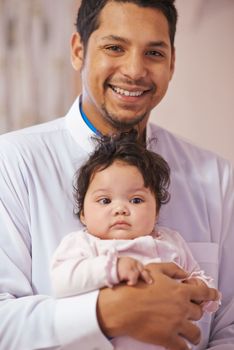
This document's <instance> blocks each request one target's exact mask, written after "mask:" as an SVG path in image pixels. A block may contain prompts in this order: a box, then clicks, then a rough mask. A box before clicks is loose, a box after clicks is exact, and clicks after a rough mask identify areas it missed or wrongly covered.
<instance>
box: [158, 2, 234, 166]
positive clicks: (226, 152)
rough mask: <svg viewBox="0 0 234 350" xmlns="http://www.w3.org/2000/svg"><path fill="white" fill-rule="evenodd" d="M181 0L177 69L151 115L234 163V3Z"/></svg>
mask: <svg viewBox="0 0 234 350" xmlns="http://www.w3.org/2000/svg"><path fill="white" fill-rule="evenodd" d="M176 3H177V8H178V11H179V22H178V31H177V36H176V43H175V44H176V56H177V59H176V71H175V74H174V77H173V80H172V82H171V84H170V87H169V90H168V93H167V96H166V98H165V99H164V100H163V101H162V102H161V104H160V106H158V108H157V109H155V110H154V112H153V115H152V118H153V119H154V120H155V122H157V123H158V124H160V125H161V126H164V127H165V128H167V129H169V130H171V131H173V132H175V133H176V134H178V135H182V136H183V137H185V138H186V139H188V140H192V141H193V143H196V144H197V145H200V146H202V147H205V148H207V149H210V150H212V151H215V152H216V153H219V154H220V155H222V156H223V157H225V158H227V159H230V160H231V161H232V163H233V164H234V1H233V0H177V1H176Z"/></svg>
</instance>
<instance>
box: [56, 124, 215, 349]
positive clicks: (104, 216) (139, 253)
mask: <svg viewBox="0 0 234 350" xmlns="http://www.w3.org/2000/svg"><path fill="white" fill-rule="evenodd" d="M97 143H98V144H97V146H96V148H95V150H94V152H93V153H92V155H91V156H90V158H89V159H88V161H87V162H86V163H85V164H84V165H83V167H82V168H81V169H80V170H79V172H78V174H77V177H76V184H75V189H76V193H75V195H76V203H77V207H78V211H77V215H78V217H79V218H80V220H81V222H82V223H83V225H84V228H83V229H82V230H80V231H78V232H73V233H70V234H69V235H67V236H66V237H65V238H64V239H63V240H62V242H61V244H60V245H59V247H58V248H57V250H56V252H55V254H54V256H53V260H52V271H51V275H52V286H53V290H54V293H55V295H56V297H69V296H73V295H77V294H81V293H86V292H89V291H91V290H95V289H99V288H103V287H112V286H114V285H116V284H119V283H120V282H125V283H127V284H128V285H129V286H133V285H135V284H136V283H137V282H138V280H139V279H142V280H143V281H144V282H145V283H153V279H152V277H151V276H150V273H149V271H148V270H147V264H149V263H158V262H168V261H171V262H174V263H175V264H178V265H180V266H181V267H182V268H183V269H185V270H186V271H188V273H189V278H188V279H187V280H186V281H183V282H184V283H206V284H208V285H209V286H212V287H213V285H212V278H210V277H208V276H206V275H205V274H204V272H203V271H201V270H200V267H199V265H198V263H197V262H196V261H195V259H194V258H193V256H192V254H191V252H190V250H189V248H188V246H187V244H186V242H185V241H184V239H183V238H182V236H181V235H180V234H179V233H178V232H175V231H172V230H170V229H168V228H166V227H160V226H159V225H158V224H157V218H158V214H159V210H160V207H161V205H162V204H165V203H167V202H168V201H169V198H170V195H169V192H168V187H169V184H170V169H169V166H168V164H167V163H166V161H165V160H164V159H163V158H162V157H161V156H160V155H158V154H156V153H154V152H151V151H150V150H147V149H146V148H145V145H143V144H142V143H141V142H140V141H139V140H138V139H137V133H136V132H134V131H132V132H129V133H120V134H117V135H115V136H112V137H107V136H103V137H101V138H100V139H97ZM218 305H219V301H215V302H212V301H211V302H206V303H204V305H203V310H204V311H208V312H213V311H216V310H217V308H218ZM111 342H112V344H113V345H114V348H115V349H121V350H128V349H131V350H132V349H133V348H134V350H138V349H139V350H140V349H141V350H142V349H144V350H146V349H147V350H150V349H152V350H153V349H154V350H156V349H157V350H159V349H163V348H162V347H161V346H155V345H150V344H145V343H141V342H139V341H136V340H134V339H132V338H129V337H119V338H114V339H112V340H111Z"/></svg>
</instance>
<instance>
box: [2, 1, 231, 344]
mask: <svg viewBox="0 0 234 350" xmlns="http://www.w3.org/2000/svg"><path fill="white" fill-rule="evenodd" d="M173 2H174V1H173V0H158V1H157V0H152V1H149V0H142V1H140V0H135V1H117V0H114V1H108V0H100V1H93V0H84V1H83V2H82V4H81V8H80V12H79V14H78V20H77V27H78V28H77V29H78V32H77V33H75V34H74V35H73V37H72V63H73V66H74V68H75V69H77V70H78V71H79V72H81V76H82V96H81V98H80V99H79V100H77V101H75V103H74V105H73V106H72V108H71V110H70V111H69V113H68V115H67V116H66V117H65V118H61V119H58V120H56V121H53V122H50V123H47V124H44V125H40V126H36V127H32V128H29V129H26V130H22V131H19V132H15V133H11V134H8V135H5V136H2V137H1V140H0V159H1V162H0V218H1V219H0V220H1V234H0V246H1V251H0V254H1V255H0V259H1V260H0V266H1V268H0V291H1V293H2V294H1V304H0V318H1V326H0V339H1V349H7V350H11V349H17V350H19V349H20V350H21V349H22V350H25V349H27V350H28V349H30V350H31V349H69V350H71V349H85V350H86V349H87V350H89V349H90V350H91V349H102V350H109V349H112V346H111V344H110V343H109V341H108V337H114V336H120V335H128V336H132V337H133V338H136V339H138V340H141V341H145V342H148V343H152V344H159V345H162V346H164V347H167V348H170V349H172V350H182V349H183V350H184V349H188V348H189V347H188V343H187V342H186V340H187V341H189V342H191V343H192V344H197V343H198V342H199V345H198V347H197V349H205V348H208V347H209V348H211V349H214V350H228V349H231V348H232V347H233V344H234V335H233V334H234V328H233V323H234V316H233V315H234V302H233V295H234V282H233V280H232V279H230V276H231V269H232V247H233V246H234V235H233V228H232V226H233V219H234V194H233V190H232V189H233V176H232V177H231V169H230V166H229V164H227V163H226V162H224V161H223V160H221V159H219V158H218V157H216V156H215V155H213V154H210V153H209V152H205V151H201V150H200V149H197V148H195V147H193V146H191V145H189V144H187V143H185V142H183V141H181V140H178V139H177V138H175V137H174V136H173V135H171V134H170V133H168V132H167V131H165V130H162V129H160V128H157V127H156V126H155V125H153V124H150V123H148V119H149V115H150V111H151V110H152V108H153V107H155V106H156V105H157V104H158V103H159V102H160V101H161V99H162V98H163V96H164V95H165V93H166V90H167V87H168V84H169V81H170V79H171V78H172V75H173V71H174V60H175V51H174V46H173V45H174V34H175V26H176V17H177V16H176V10H175V8H174V4H173ZM133 126H134V127H135V128H136V129H137V130H139V132H140V134H141V137H142V140H145V139H146V138H148V137H150V138H151V137H156V138H157V140H158V141H157V145H156V150H157V152H159V153H161V154H162V155H163V156H164V157H165V159H166V160H167V161H168V163H169V165H170V167H171V172H172V184H171V188H170V192H171V201H170V202H169V204H168V205H166V206H165V208H164V209H163V210H162V213H161V216H160V218H159V221H160V223H161V224H163V225H164V224H165V225H166V226H168V227H171V228H174V229H176V230H178V231H179V232H180V233H181V234H182V235H183V236H184V238H185V239H186V240H187V241H189V242H191V243H190V247H191V249H192V250H193V253H194V255H195V258H196V259H197V260H198V262H199V263H200V265H201V266H202V268H204V269H205V270H206V272H207V273H208V274H210V275H212V276H213V278H214V279H215V282H216V283H217V286H218V288H219V289H220V290H221V292H222V294H223V301H222V306H221V307H220V310H219V311H218V312H217V314H216V316H215V318H214V319H211V317H210V316H209V315H207V316H206V318H205V319H204V320H203V322H202V323H199V327H198V326H197V325H195V324H194V323H193V321H196V320H199V319H200V318H201V316H202V307H201V305H200V302H201V301H203V300H209V299H212V300H215V299H216V298H217V291H216V290H215V289H209V288H206V287H204V288H199V287H195V286H191V285H189V284H183V283H178V282H177V279H180V278H185V277H186V272H185V271H183V270H181V269H180V268H179V267H177V266H175V265H173V264H158V265H156V264H153V265H150V266H148V269H149V270H150V272H151V274H152V276H153V279H154V283H153V284H152V285H146V284H144V283H143V282H142V283H139V284H138V285H137V286H136V287H132V288H131V287H127V286H124V285H123V286H119V287H116V288H113V289H112V290H111V289H109V288H106V289H103V290H102V291H100V292H99V291H97V292H94V293H88V294H86V295H82V296H79V297H77V296H74V297H71V298H66V299H58V300H55V299H54V298H53V297H52V296H51V295H52V291H51V285H50V276H49V264H50V258H51V255H52V253H53V251H54V250H55V248H56V247H57V245H58V243H59V242H60V240H61V239H62V238H63V237H64V235H65V234H67V233H68V232H71V231H74V230H77V229H78V228H79V227H80V223H79V222H78V221H77V219H76V217H75V216H73V206H74V200H73V198H72V189H71V188H72V179H73V175H74V173H75V170H76V169H77V168H79V166H80V165H81V164H82V163H83V162H84V160H85V159H86V157H87V156H88V153H89V152H90V151H91V149H92V147H93V145H92V143H91V142H90V136H92V134H93V133H94V132H96V133H103V134H106V133H110V132H113V131H115V130H128V129H129V128H131V127H133ZM199 329H200V331H199Z"/></svg>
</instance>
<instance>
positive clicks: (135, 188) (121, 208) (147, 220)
mask: <svg viewBox="0 0 234 350" xmlns="http://www.w3.org/2000/svg"><path fill="white" fill-rule="evenodd" d="M156 209H157V208H156V200H155V197H154V194H153V193H152V192H151V191H150V189H149V188H146V187H145V186H144V181H143V177H142V175H141V173H140V172H139V170H138V169H137V168H136V167H135V166H131V165H128V164H126V163H124V162H121V161H115V162H114V163H113V164H112V165H111V166H109V167H108V168H106V169H104V170H102V171H99V172H97V173H96V174H95V176H94V178H93V179H92V181H91V183H90V185H89V188H88V191H87V193H86V196H85V200H84V213H83V215H81V221H82V222H83V224H84V225H86V227H87V230H88V231H89V232H90V233H91V234H93V235H94V236H97V237H100V238H101V239H133V238H136V237H139V236H146V235H149V234H150V233H151V232H152V231H153V228H154V225H155V222H156Z"/></svg>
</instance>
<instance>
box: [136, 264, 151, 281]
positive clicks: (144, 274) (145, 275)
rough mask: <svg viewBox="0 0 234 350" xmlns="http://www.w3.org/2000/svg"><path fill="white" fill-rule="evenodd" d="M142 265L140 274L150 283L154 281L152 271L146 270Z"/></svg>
mask: <svg viewBox="0 0 234 350" xmlns="http://www.w3.org/2000/svg"><path fill="white" fill-rule="evenodd" d="M140 265H141V266H139V271H140V276H141V278H142V280H143V281H144V282H145V283H148V284H151V283H153V278H152V277H151V275H150V272H149V271H148V270H146V269H145V268H144V266H143V265H142V264H140Z"/></svg>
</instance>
